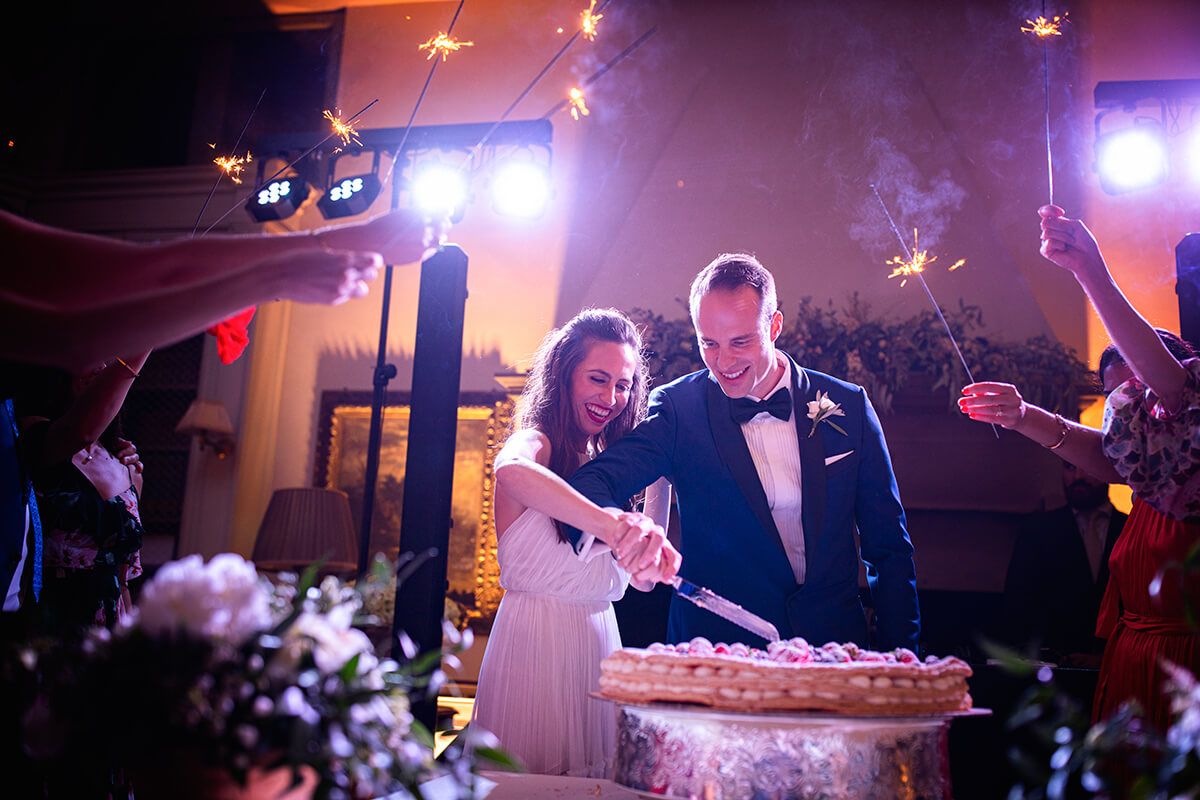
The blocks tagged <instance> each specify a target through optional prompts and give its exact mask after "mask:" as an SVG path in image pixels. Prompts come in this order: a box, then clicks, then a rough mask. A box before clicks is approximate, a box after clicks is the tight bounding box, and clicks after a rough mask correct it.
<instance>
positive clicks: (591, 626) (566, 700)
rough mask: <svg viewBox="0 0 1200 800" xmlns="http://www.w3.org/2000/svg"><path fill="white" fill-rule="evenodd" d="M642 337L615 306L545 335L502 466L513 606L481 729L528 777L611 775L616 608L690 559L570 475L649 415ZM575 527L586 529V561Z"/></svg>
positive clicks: (501, 511)
mask: <svg viewBox="0 0 1200 800" xmlns="http://www.w3.org/2000/svg"><path fill="white" fill-rule="evenodd" d="M641 347H642V343H641V337H640V336H639V334H638V331H637V329H636V328H635V327H634V326H633V323H632V322H630V321H629V319H628V318H627V317H625V316H624V315H623V314H621V313H620V312H617V311H614V310H596V309H589V310H586V311H583V312H580V313H579V314H578V315H577V316H576V317H575V318H574V319H572V320H571V321H570V322H568V323H566V324H565V325H563V326H562V327H561V328H559V329H557V330H555V331H552V332H551V333H550V334H549V335H547V337H546V338H545V339H544V340H543V342H542V344H541V346H540V347H539V348H538V351H537V354H536V355H535V359H534V365H533V369H532V371H531V372H530V375H529V380H528V382H527V384H526V387H525V391H524V393H523V394H522V396H521V399H520V401H519V403H518V406H517V413H516V417H515V419H514V423H513V430H514V432H513V433H512V435H511V436H509V438H508V440H507V442H505V444H504V447H503V448H502V449H501V451H500V453H499V454H498V456H497V457H496V469H495V475H496V479H495V499H494V509H495V515H496V537H497V540H498V560H499V562H500V584H501V586H503V587H504V589H505V595H504V598H503V599H502V600H501V602H500V608H499V610H498V611H497V612H496V619H495V622H494V624H493V626H492V631H491V634H490V636H489V637H488V643H487V649H486V651H485V652H484V656H483V664H482V666H481V667H480V674H479V685H478V689H477V691H476V697H475V712H474V713H475V720H476V722H477V724H478V725H479V726H481V727H483V728H486V729H488V730H490V731H491V732H493V733H494V734H496V736H497V737H498V738H499V740H500V744H501V746H502V747H504V748H505V749H506V750H508V751H509V752H510V753H512V754H513V755H514V756H516V757H517V758H518V759H520V761H521V762H522V763H523V764H524V766H525V767H526V768H527V769H528V770H529V771H530V772H536V773H542V774H550V775H564V774H565V775H574V776H587V777H603V776H604V775H605V772H606V767H607V765H606V762H607V760H608V759H609V758H611V756H612V753H613V751H614V747H615V740H616V715H615V713H614V711H613V708H612V706H611V704H609V703H607V702H605V701H603V700H597V699H595V698H593V697H589V696H588V693H589V692H593V691H596V690H597V689H598V688H599V677H600V661H601V660H602V659H603V658H604V657H605V656H607V655H608V654H609V653H611V652H612V651H613V650H615V649H617V648H619V647H620V646H621V639H620V634H619V633H618V631H617V620H616V616H615V614H614V613H613V607H612V601H614V600H618V599H620V598H621V597H622V595H624V593H625V587H626V585H627V584H628V583H629V582H630V580H631V578H632V582H633V584H634V586H635V587H637V588H639V589H642V590H646V589H649V588H651V587H652V586H653V585H654V583H655V582H657V581H663V582H667V581H670V580H671V579H672V578H674V576H675V573H676V572H677V571H678V569H679V563H680V556H679V553H678V551H677V550H675V548H674V547H672V546H671V544H670V543H669V542H667V540H666V535H665V533H664V531H663V526H662V525H661V524H657V523H655V521H654V520H652V519H651V518H650V517H647V516H646V515H644V514H641V513H637V512H633V511H624V510H621V509H616V508H600V507H599V506H597V505H595V504H594V503H592V502H591V501H589V500H587V499H586V498H584V497H583V496H582V495H581V494H579V493H578V492H576V491H575V490H574V489H572V488H571V487H570V486H568V485H567V483H566V481H565V480H564V478H565V477H566V476H569V475H570V474H571V473H572V472H574V471H575V470H576V469H577V468H578V467H579V466H580V465H581V464H582V463H584V462H585V461H586V460H587V459H588V458H590V457H591V456H594V455H595V454H596V453H598V452H599V451H600V450H602V449H604V447H605V446H606V445H608V444H610V443H611V442H613V441H615V440H616V439H618V438H620V437H621V436H622V435H624V434H625V433H627V432H629V430H630V429H632V428H633V426H634V425H636V424H637V423H638V422H639V421H640V420H641V419H642V418H643V417H644V416H645V415H646V403H647V391H648V390H647V386H646V384H647V378H646V370H645V364H644V363H643V360H642V355H641ZM563 523H566V524H568V525H572V526H574V527H576V528H579V529H580V530H582V531H583V532H584V534H585V535H584V537H583V538H582V539H581V540H580V544H579V547H578V552H576V550H575V549H573V548H572V547H571V545H570V543H569V542H568V541H567V537H566V534H565V533H564V531H563V527H562V526H563Z"/></svg>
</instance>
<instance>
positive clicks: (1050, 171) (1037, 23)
mask: <svg viewBox="0 0 1200 800" xmlns="http://www.w3.org/2000/svg"><path fill="white" fill-rule="evenodd" d="M1066 21H1067V15H1066V14H1065V13H1064V14H1062V15H1061V16H1057V15H1056V16H1054V17H1047V16H1046V0H1042V15H1041V16H1040V17H1037V18H1035V19H1027V20H1025V22H1026V26H1027V27H1026V26H1022V27H1021V30H1022V31H1024V32H1025V33H1032V34H1033V35H1034V36H1036V37H1037V38H1039V39H1041V40H1042V89H1043V92H1044V94H1045V98H1046V183H1047V186H1048V187H1049V191H1050V205H1054V156H1053V154H1052V152H1051V149H1050V55H1049V47H1048V44H1049V41H1050V37H1051V36H1062V31H1061V30H1060V29H1061V28H1062V26H1063V23H1065V22H1066Z"/></svg>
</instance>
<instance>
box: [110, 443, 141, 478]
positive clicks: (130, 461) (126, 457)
mask: <svg viewBox="0 0 1200 800" xmlns="http://www.w3.org/2000/svg"><path fill="white" fill-rule="evenodd" d="M117 444H118V445H119V446H120V448H121V449H120V450H118V451H117V452H116V459H117V461H120V462H121V463H122V464H124V465H125V466H127V467H132V468H133V469H134V471H136V472H137V474H139V475H141V474H142V469H143V467H144V465H143V464H142V457H141V456H140V455H138V451H137V446H136V445H135V444H134V443H133V442H131V441H129V440H128V439H122V438H121V437H119V436H118V437H117Z"/></svg>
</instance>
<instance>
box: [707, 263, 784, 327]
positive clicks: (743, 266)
mask: <svg viewBox="0 0 1200 800" xmlns="http://www.w3.org/2000/svg"><path fill="white" fill-rule="evenodd" d="M743 286H749V287H750V288H751V289H753V290H754V291H756V292H758V297H759V306H760V310H761V312H762V319H763V321H764V322H765V321H767V320H769V319H770V318H771V316H772V315H773V314H774V313H775V310H776V309H777V308H778V307H779V302H778V300H777V299H776V297H775V278H774V276H772V275H771V273H770V271H769V270H768V269H767V268H766V267H764V266H763V265H762V264H760V263H759V261H758V259H757V258H755V257H754V256H752V255H750V254H749V253H722V254H721V255H719V256H717V257H716V258H714V259H713V260H712V261H711V262H710V263H709V265H708V266H707V267H705V268H704V269H702V270H700V274H699V275H697V276H696V279H695V280H694V281H692V291H691V294H690V295H689V296H688V309H689V310H690V311H691V314H692V322H693V323H694V322H695V321H696V312H697V311H699V310H700V298H701V297H704V295H706V294H709V293H710V292H713V291H717V290H722V291H726V292H732V291H735V290H737V289H740V288H742V287H743Z"/></svg>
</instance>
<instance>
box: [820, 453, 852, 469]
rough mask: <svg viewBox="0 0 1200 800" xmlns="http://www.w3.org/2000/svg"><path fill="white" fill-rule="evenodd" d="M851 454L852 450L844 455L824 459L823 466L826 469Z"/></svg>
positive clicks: (839, 454)
mask: <svg viewBox="0 0 1200 800" xmlns="http://www.w3.org/2000/svg"><path fill="white" fill-rule="evenodd" d="M853 452H854V451H853V450H847V451H846V452H844V453H838V454H837V455H836V456H830V457H829V458H827V459H825V466H827V467H828V466H829V465H830V464H836V463H837V462H839V461H841V460H842V459H843V458H845V457H846V456H848V455H850V454H851V453H853Z"/></svg>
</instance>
